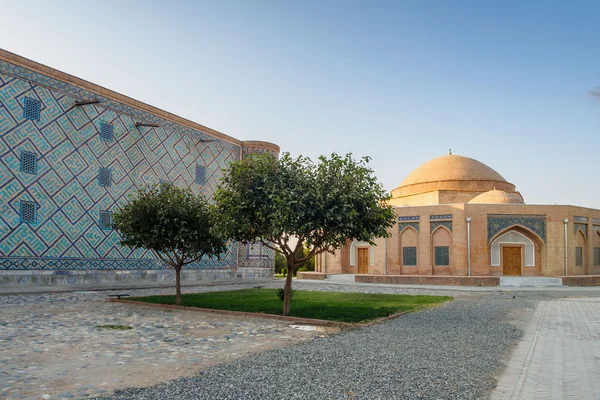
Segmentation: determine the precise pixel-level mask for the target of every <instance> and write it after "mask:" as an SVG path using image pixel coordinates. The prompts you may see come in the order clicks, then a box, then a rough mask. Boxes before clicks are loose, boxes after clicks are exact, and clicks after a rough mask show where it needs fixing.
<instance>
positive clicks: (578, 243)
mask: <svg viewBox="0 0 600 400" xmlns="http://www.w3.org/2000/svg"><path fill="white" fill-rule="evenodd" d="M578 247H580V248H581V255H578V254H577V248H578ZM587 254H588V252H587V238H586V235H585V234H584V233H583V231H582V230H581V229H577V232H575V268H583V271H584V272H585V269H586V267H587V259H588V257H587ZM578 257H581V264H577V258H578Z"/></svg>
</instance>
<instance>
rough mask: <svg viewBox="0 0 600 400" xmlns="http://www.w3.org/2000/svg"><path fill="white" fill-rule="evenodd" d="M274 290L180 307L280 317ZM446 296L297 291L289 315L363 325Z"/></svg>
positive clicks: (204, 298)
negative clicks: (360, 323) (365, 322)
mask: <svg viewBox="0 0 600 400" xmlns="http://www.w3.org/2000/svg"><path fill="white" fill-rule="evenodd" d="M276 292H277V290H276V289H246V290H233V291H228V292H208V293H196V294H184V295H183V302H182V305H184V306H188V307H201V308H212V309H218V310H231V311H244V312H254V313H264V314H276V315H281V313H282V310H283V302H282V301H281V300H279V298H278V297H277V294H276ZM451 299H452V297H446V296H410V295H397V294H368V293H340V292H308V291H301V290H297V291H295V292H294V297H293V298H292V310H291V313H290V316H293V317H301V318H316V319H326V320H330V321H340V322H364V321H369V320H373V319H377V318H382V317H386V316H388V315H391V314H395V313H398V312H401V311H409V310H412V309H413V308H415V307H418V306H422V305H428V304H436V303H442V302H444V301H447V300H451ZM127 300H134V301H143V302H146V303H155V304H175V296H148V297H130V298H128V299H127Z"/></svg>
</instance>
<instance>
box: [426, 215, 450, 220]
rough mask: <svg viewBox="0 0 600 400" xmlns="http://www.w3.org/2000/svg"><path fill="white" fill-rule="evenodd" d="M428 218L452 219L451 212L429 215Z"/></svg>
mask: <svg viewBox="0 0 600 400" xmlns="http://www.w3.org/2000/svg"><path fill="white" fill-rule="evenodd" d="M429 219H431V220H440V219H452V214H439V215H430V216H429Z"/></svg>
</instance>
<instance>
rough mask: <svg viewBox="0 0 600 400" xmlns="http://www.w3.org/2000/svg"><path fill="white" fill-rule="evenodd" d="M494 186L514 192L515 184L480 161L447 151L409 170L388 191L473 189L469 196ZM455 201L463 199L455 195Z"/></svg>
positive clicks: (398, 193) (395, 193)
mask: <svg viewBox="0 0 600 400" xmlns="http://www.w3.org/2000/svg"><path fill="white" fill-rule="evenodd" d="M494 189H498V190H503V191H508V192H514V191H515V186H514V185H513V184H512V183H509V182H507V181H506V179H504V177H502V175H500V174H499V173H498V172H496V171H494V170H493V169H492V168H490V167H488V166H487V165H485V164H484V163H482V162H480V161H477V160H474V159H472V158H469V157H463V156H459V155H455V154H449V155H445V156H442V157H438V158H435V159H433V160H431V161H428V162H426V163H425V164H423V165H421V166H420V167H419V168H417V169H415V170H414V171H413V172H411V173H410V174H409V175H408V176H407V177H406V179H404V181H402V183H401V184H400V186H398V187H397V188H396V189H394V190H393V191H392V197H403V196H412V195H416V194H421V193H428V192H432V191H453V192H457V193H459V192H460V193H465V195H466V192H472V193H474V194H473V195H472V196H470V197H469V199H470V198H473V197H474V196H476V195H477V194H480V193H483V192H487V191H490V190H494ZM475 192H479V193H475ZM461 196H462V195H461ZM467 201H468V200H467ZM457 202H466V201H458V198H457Z"/></svg>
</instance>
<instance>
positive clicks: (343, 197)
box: [215, 153, 395, 314]
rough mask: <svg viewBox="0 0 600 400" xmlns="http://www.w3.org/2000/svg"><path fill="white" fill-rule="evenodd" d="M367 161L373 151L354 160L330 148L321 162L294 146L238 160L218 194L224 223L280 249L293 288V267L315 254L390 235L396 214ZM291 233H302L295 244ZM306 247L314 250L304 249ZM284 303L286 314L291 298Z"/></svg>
mask: <svg viewBox="0 0 600 400" xmlns="http://www.w3.org/2000/svg"><path fill="white" fill-rule="evenodd" d="M368 162H369V158H368V157H365V158H362V159H360V160H358V161H356V160H354V159H353V158H352V156H351V155H350V154H348V155H346V156H344V157H342V156H339V155H337V154H332V155H331V156H330V157H319V160H318V162H317V163H316V164H315V163H313V162H312V161H311V160H310V159H308V158H306V157H302V156H300V157H298V158H292V157H291V156H290V155H289V154H288V153H284V154H283V155H282V156H281V158H280V159H277V158H275V157H274V156H272V155H271V154H268V153H265V154H263V155H260V156H252V157H246V158H244V159H242V160H240V161H237V162H234V163H232V164H230V169H229V170H228V172H227V173H226V174H225V176H224V178H223V180H222V183H221V186H220V187H219V189H218V190H217V192H216V194H215V200H216V203H217V207H218V210H219V215H220V216H221V218H222V224H223V227H224V229H225V231H226V232H227V234H228V236H229V237H231V238H232V239H234V240H236V241H239V242H243V243H248V242H257V241H260V242H262V243H263V244H264V245H265V246H267V247H269V248H271V249H273V250H275V251H278V252H281V253H282V254H283V255H284V256H285V257H286V259H287V263H288V270H289V273H288V279H287V281H286V291H287V293H289V291H290V290H291V276H292V272H293V271H295V270H296V269H297V268H298V267H299V266H300V265H302V264H303V263H304V262H306V261H308V260H309V259H311V258H312V257H313V256H314V255H315V254H318V253H321V252H325V251H328V252H332V253H333V252H334V251H335V250H336V249H338V248H340V247H341V246H342V245H344V244H345V243H346V241H347V240H348V239H357V240H360V241H365V242H369V243H373V239H374V238H376V237H387V236H388V232H387V229H388V228H389V227H391V226H393V224H394V222H395V214H394V211H393V209H392V207H391V206H390V205H389V204H388V203H387V200H388V199H389V195H388V194H387V193H386V192H385V190H384V189H383V187H382V185H381V184H380V183H379V182H378V181H377V179H376V178H375V175H374V172H373V170H372V169H370V168H369V167H368ZM292 237H296V238H297V239H298V241H297V244H296V245H295V246H291V245H290V239H291V238H292ZM304 246H306V247H308V248H309V249H310V251H308V252H306V253H305V252H303V251H298V250H301V249H303V247H304ZM292 247H293V248H292ZM288 299H289V297H288ZM284 303H285V305H284V314H287V313H288V312H289V300H286V301H285V302H284Z"/></svg>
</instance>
